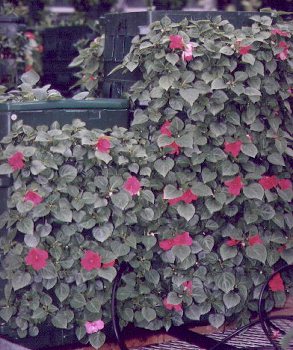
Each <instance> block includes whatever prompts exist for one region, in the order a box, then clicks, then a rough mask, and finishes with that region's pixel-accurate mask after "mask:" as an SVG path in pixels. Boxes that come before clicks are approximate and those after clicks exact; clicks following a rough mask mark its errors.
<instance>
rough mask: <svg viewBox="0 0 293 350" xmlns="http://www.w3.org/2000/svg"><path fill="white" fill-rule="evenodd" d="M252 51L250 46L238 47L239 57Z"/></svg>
mask: <svg viewBox="0 0 293 350" xmlns="http://www.w3.org/2000/svg"><path fill="white" fill-rule="evenodd" d="M251 49H252V46H251V45H247V46H240V47H239V53H240V55H246V54H248V53H249V51H250V50H251Z"/></svg>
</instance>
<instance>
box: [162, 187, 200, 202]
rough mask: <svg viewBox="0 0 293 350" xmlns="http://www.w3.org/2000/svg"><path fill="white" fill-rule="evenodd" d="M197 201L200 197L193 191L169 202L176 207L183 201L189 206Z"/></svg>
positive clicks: (188, 191) (186, 192)
mask: <svg viewBox="0 0 293 350" xmlns="http://www.w3.org/2000/svg"><path fill="white" fill-rule="evenodd" d="M197 199H198V196H197V195H196V194H194V193H193V192H192V191H191V190H187V191H185V192H184V193H183V195H182V196H180V197H177V198H172V199H169V200H168V202H169V204H170V205H175V204H177V203H179V202H180V201H183V202H185V203H187V204H190V203H192V202H193V201H196V200H197Z"/></svg>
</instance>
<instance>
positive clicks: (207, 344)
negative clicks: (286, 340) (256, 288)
mask: <svg viewBox="0 0 293 350" xmlns="http://www.w3.org/2000/svg"><path fill="white" fill-rule="evenodd" d="M292 267H293V265H286V266H283V267H281V268H279V269H278V270H276V271H275V272H274V273H273V274H272V275H271V276H269V278H268V279H267V280H266V282H265V284H264V285H263V287H262V289H261V292H260V295H259V301H258V315H259V317H258V319H257V320H255V321H252V322H251V323H249V324H248V325H246V326H243V327H241V328H238V329H237V330H236V331H234V332H233V333H232V334H230V335H228V336H227V337H225V338H224V339H222V340H221V341H217V340H214V339H212V338H210V337H207V336H204V335H202V334H198V333H196V332H193V331H191V330H190V329H189V328H191V327H193V326H194V324H192V323H189V324H188V325H183V326H178V327H171V328H170V329H169V331H168V334H170V335H172V336H175V337H176V338H178V339H180V340H183V341H187V342H188V343H191V344H194V345H197V346H199V347H204V348H207V349H208V350H216V349H218V350H239V348H238V347H235V346H232V345H229V344H226V343H227V342H228V341H229V340H230V339H232V338H234V337H236V336H237V335H238V334H240V333H241V332H243V331H245V330H247V329H249V328H250V327H253V326H255V325H257V324H258V323H260V325H261V327H262V329H263V331H264V333H265V335H266V337H267V338H268V340H269V342H270V343H271V344H272V346H273V348H274V349H275V350H281V347H280V346H279V345H278V343H277V342H276V340H275V339H273V336H272V329H277V330H279V331H280V332H281V333H282V330H280V329H279V328H278V327H277V326H276V325H274V324H273V323H272V321H274V320H293V315H292V316H289V315H288V316H273V317H268V316H267V312H266V311H265V308H264V305H265V302H264V299H263V296H264V293H265V291H266V290H267V288H268V285H269V282H270V280H271V279H272V278H273V277H274V276H275V275H276V274H278V273H280V272H284V271H285V270H289V269H292ZM131 270H132V267H131V266H130V265H129V264H128V263H126V262H123V263H122V264H121V266H120V269H119V271H118V273H117V276H116V277H115V279H114V281H113V287H112V299H111V314H112V325H113V330H114V334H115V337H116V340H117V343H118V345H119V347H120V349H121V350H128V347H127V346H126V344H125V339H124V336H123V333H122V331H121V328H120V325H119V317H118V315H117V298H116V296H117V289H118V287H119V285H120V282H121V278H122V276H123V274H124V273H125V272H128V271H131ZM242 349H243V350H245V349H247V348H242ZM254 349H255V350H256V349H257V348H254ZM259 349H260V348H259Z"/></svg>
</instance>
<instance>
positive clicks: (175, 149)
mask: <svg viewBox="0 0 293 350" xmlns="http://www.w3.org/2000/svg"><path fill="white" fill-rule="evenodd" d="M166 147H168V148H171V151H170V152H168V153H169V154H176V155H177V156H178V155H179V154H180V146H179V145H178V144H177V143H176V142H175V141H174V142H172V143H170V145H168V146H166Z"/></svg>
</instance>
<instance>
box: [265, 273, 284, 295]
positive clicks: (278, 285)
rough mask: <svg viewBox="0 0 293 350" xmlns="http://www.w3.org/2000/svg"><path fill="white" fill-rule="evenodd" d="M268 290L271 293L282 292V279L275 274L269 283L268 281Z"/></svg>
mask: <svg viewBox="0 0 293 350" xmlns="http://www.w3.org/2000/svg"><path fill="white" fill-rule="evenodd" d="M269 287H270V290H271V291H273V292H284V290H285V286H284V282H283V280H282V277H281V275H280V274H279V273H277V274H276V275H275V276H274V277H273V278H272V279H271V280H270V281H269Z"/></svg>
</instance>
